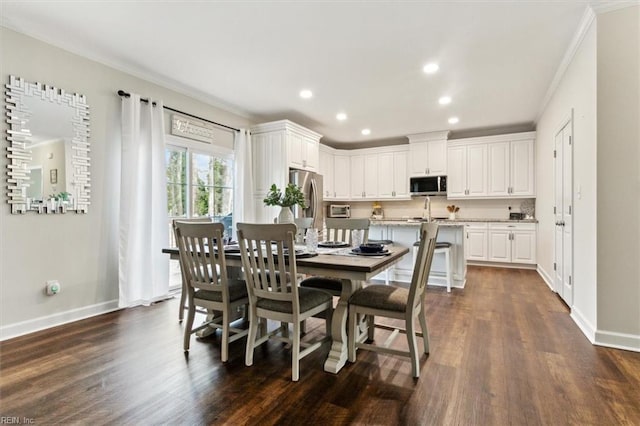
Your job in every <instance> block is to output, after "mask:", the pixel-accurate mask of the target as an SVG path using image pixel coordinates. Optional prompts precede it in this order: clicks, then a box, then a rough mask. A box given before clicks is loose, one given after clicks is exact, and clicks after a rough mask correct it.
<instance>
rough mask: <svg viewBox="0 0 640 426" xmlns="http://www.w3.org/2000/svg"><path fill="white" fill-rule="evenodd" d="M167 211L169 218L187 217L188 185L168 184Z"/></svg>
mask: <svg viewBox="0 0 640 426" xmlns="http://www.w3.org/2000/svg"><path fill="white" fill-rule="evenodd" d="M167 211H168V214H169V217H186V216H187V185H176V184H173V183H167Z"/></svg>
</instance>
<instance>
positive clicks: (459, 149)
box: [447, 146, 467, 198]
mask: <svg viewBox="0 0 640 426" xmlns="http://www.w3.org/2000/svg"><path fill="white" fill-rule="evenodd" d="M447 170H448V176H447V197H449V198H462V197H465V196H466V191H467V147H465V146H456V147H450V148H449V149H448V153H447Z"/></svg>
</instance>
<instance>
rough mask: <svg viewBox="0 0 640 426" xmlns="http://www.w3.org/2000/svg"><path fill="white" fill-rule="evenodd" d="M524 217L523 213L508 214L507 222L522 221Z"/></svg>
mask: <svg viewBox="0 0 640 426" xmlns="http://www.w3.org/2000/svg"><path fill="white" fill-rule="evenodd" d="M525 216H526V215H525V214H524V213H509V220H523V219H524V218H525Z"/></svg>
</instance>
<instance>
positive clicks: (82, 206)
mask: <svg viewBox="0 0 640 426" xmlns="http://www.w3.org/2000/svg"><path fill="white" fill-rule="evenodd" d="M6 88H7V92H6V94H7V97H6V109H7V117H8V118H7V123H8V125H9V126H8V127H9V128H8V136H7V140H8V142H9V147H8V155H7V157H8V158H9V161H8V165H7V167H8V170H7V172H8V173H7V175H8V178H7V183H8V185H7V188H8V193H7V195H8V197H9V204H11V213H14V214H16V213H25V212H28V211H36V212H39V213H65V212H66V211H67V210H75V211H76V212H78V213H86V212H87V210H88V207H89V204H90V201H89V198H90V192H91V183H90V178H89V175H90V173H89V165H90V158H89V152H90V149H89V106H88V105H87V100H86V97H85V96H84V95H79V94H77V93H74V94H70V93H66V92H65V91H64V90H60V89H57V88H55V87H51V86H46V85H42V84H40V83H28V82H25V81H24V80H23V79H21V78H17V77H14V76H10V81H9V83H8V84H7V85H6Z"/></svg>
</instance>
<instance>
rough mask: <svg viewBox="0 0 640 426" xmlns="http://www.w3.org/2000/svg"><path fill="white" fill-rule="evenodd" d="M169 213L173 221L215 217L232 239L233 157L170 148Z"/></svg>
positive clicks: (167, 155)
mask: <svg viewBox="0 0 640 426" xmlns="http://www.w3.org/2000/svg"><path fill="white" fill-rule="evenodd" d="M165 158H166V164H167V211H168V213H169V218H170V219H171V220H172V221H173V219H176V218H181V217H182V218H195V217H212V218H213V220H214V222H221V223H223V224H224V225H225V232H226V233H227V235H229V236H231V223H232V221H233V160H232V158H231V157H230V156H229V155H222V154H217V153H204V152H196V151H192V150H190V149H189V148H183V147H178V146H171V145H169V146H167V149H166V153H165Z"/></svg>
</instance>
